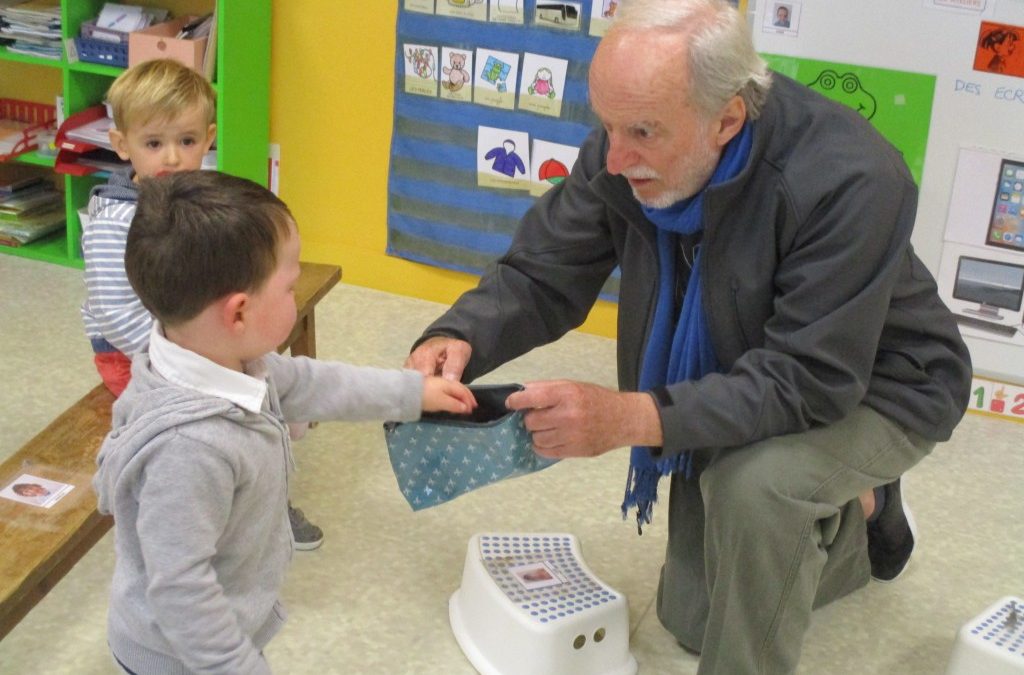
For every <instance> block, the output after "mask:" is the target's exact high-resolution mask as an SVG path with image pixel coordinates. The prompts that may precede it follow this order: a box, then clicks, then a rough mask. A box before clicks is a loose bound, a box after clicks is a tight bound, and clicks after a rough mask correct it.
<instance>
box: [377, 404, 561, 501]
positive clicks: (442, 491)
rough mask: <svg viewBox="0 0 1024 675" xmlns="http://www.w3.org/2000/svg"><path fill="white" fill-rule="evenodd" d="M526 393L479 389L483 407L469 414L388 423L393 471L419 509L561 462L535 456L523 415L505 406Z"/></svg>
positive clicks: (386, 434) (426, 415)
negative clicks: (512, 399) (512, 398)
mask: <svg viewBox="0 0 1024 675" xmlns="http://www.w3.org/2000/svg"><path fill="white" fill-rule="evenodd" d="M522 389H523V386H522V385H519V384H506V385H474V386H471V387H470V390H472V392H473V396H475V397H476V401H477V404H478V405H477V408H476V409H475V410H474V411H473V412H472V413H471V414H469V415H452V414H449V413H424V414H423V417H421V418H420V419H419V421H416V422H387V423H386V424H385V425H384V438H385V440H386V441H387V445H388V455H389V456H390V458H391V468H392V469H393V470H394V472H395V478H397V479H398V487H399V489H400V490H401V491H402V494H403V495H405V499H406V501H408V502H409V506H411V507H412V509H413V511H419V510H420V509H426V508H429V507H431V506H437V505H438V504H443V503H444V502H447V501H449V500H451V499H454V498H455V497H458V496H459V495H461V494H465V493H467V492H469V491H471V490H475V489H477V488H479V487H483V486H484V485H489V484H491V483H496V482H497V481H499V480H504V479H506V478H513V477H515V476H521V475H524V474H527V473H533V472H534V471H540V470H541V469H546V468H547V467H549V466H551V465H552V464H554V463H555V462H557V461H558V460H555V459H546V458H544V457H541V456H540V455H537V454H536V453H534V452H533V443H532V441H531V440H530V432H529V431H527V430H526V427H525V426H524V425H523V413H522V411H511V410H509V409H508V408H506V407H505V399H506V398H508V396H509V394H512V393H513V392H516V391H521V390H522Z"/></svg>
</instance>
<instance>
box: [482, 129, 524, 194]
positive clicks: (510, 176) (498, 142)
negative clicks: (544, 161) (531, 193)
mask: <svg viewBox="0 0 1024 675" xmlns="http://www.w3.org/2000/svg"><path fill="white" fill-rule="evenodd" d="M476 148H477V149H476V174H477V184H478V185H480V186H481V187H491V188H499V189H504V190H529V189H530V135H529V134H527V133H526V132H525V131H513V130H511V129H495V128H494V127H483V126H481V127H477V146H476Z"/></svg>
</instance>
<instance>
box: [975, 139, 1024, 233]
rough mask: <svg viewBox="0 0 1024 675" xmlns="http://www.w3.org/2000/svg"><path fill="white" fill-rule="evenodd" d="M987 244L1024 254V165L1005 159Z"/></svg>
mask: <svg viewBox="0 0 1024 675" xmlns="http://www.w3.org/2000/svg"><path fill="white" fill-rule="evenodd" d="M994 201H995V203H994V204H993V205H992V217H991V218H990V219H989V225H988V232H987V233H986V235H985V243H986V244H988V245H989V246H998V247H1000V248H1008V249H1012V250H1015V251H1024V162H1021V161H1017V160H1012V159H1004V160H1003V161H1002V164H1001V165H1000V167H999V179H998V181H997V183H996V196H995V200H994Z"/></svg>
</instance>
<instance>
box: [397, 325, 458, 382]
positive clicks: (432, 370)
mask: <svg viewBox="0 0 1024 675" xmlns="http://www.w3.org/2000/svg"><path fill="white" fill-rule="evenodd" d="M472 352H473V348H472V347H470V346H469V343H468V342H466V341H465V340H457V339H455V338H449V337H443V336H439V337H432V338H430V339H429V340H425V341H423V343H421V344H420V346H419V347H417V348H416V349H414V350H413V352H412V354H409V358H407V359H406V360H405V367H406V368H411V369H412V370H418V371H420V372H421V373H423V375H424V376H430V375H440V376H441V377H443V378H444V379H446V380H452V381H454V382H458V381H460V380H461V379H462V371H464V370H465V369H466V364H467V363H469V356H470V354H471V353H472Z"/></svg>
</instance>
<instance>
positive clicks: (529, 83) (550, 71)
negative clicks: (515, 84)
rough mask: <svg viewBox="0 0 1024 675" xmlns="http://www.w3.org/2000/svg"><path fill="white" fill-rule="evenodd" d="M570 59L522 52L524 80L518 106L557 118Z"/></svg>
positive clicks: (560, 108)
mask: <svg viewBox="0 0 1024 675" xmlns="http://www.w3.org/2000/svg"><path fill="white" fill-rule="evenodd" d="M568 70H569V62H568V61H566V60H565V59H556V58H554V57H551V56H542V55H540V54H531V53H530V52H527V53H526V54H524V55H523V79H522V82H520V83H519V109H520V110H529V111H530V112H535V113H538V114H540V115H548V116H550V117H560V116H561V114H562V94H563V93H564V92H565V73H566V72H567V71H568Z"/></svg>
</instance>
